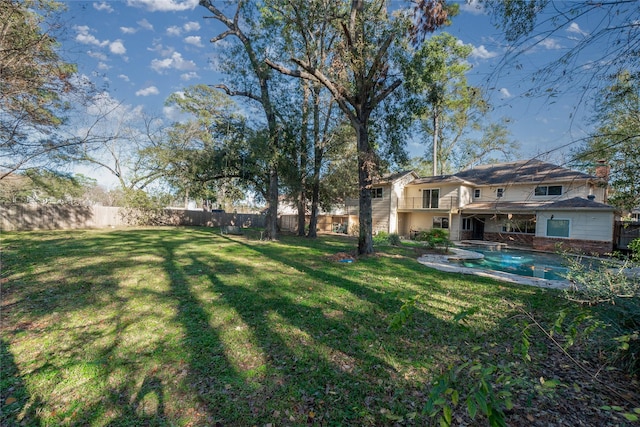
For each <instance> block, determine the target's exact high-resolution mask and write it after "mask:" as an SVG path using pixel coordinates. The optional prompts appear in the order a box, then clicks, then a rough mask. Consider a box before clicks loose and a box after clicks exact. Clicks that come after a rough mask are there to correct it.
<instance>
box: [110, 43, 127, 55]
mask: <svg viewBox="0 0 640 427" xmlns="http://www.w3.org/2000/svg"><path fill="white" fill-rule="evenodd" d="M109 50H110V51H111V53H114V54H116V55H124V54H125V53H127V49H126V48H125V47H124V44H122V40H116V41H114V42H111V43H110V44H109Z"/></svg>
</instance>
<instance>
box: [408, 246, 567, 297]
mask: <svg viewBox="0 0 640 427" xmlns="http://www.w3.org/2000/svg"><path fill="white" fill-rule="evenodd" d="M449 251H451V252H452V253H450V254H446V255H444V254H443V255H439V254H427V255H423V256H421V257H420V258H418V262H419V263H420V264H423V265H426V266H427V267H431V268H435V269H436V270H440V271H446V272H448V273H461V274H470V275H474V276H480V277H488V278H490V279H495V280H500V281H502V282H508V283H517V284H519V285H528V286H536V287H539V288H546V289H567V288H568V287H569V286H570V283H569V282H568V281H566V280H547V279H541V278H538V277H526V276H520V275H517V274H511V273H505V272H502V271H496V270H483V269H478V268H470V267H463V266H461V265H457V264H452V263H450V262H449V261H450V260H452V261H453V260H461V259H480V258H483V257H484V255H482V254H480V253H478V252H473V251H468V250H465V249H460V248H449Z"/></svg>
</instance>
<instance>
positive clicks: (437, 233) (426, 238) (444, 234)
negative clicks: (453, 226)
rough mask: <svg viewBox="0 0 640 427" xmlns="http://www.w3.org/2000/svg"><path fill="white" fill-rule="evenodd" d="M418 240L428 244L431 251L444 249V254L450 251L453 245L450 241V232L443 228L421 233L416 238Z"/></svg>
mask: <svg viewBox="0 0 640 427" xmlns="http://www.w3.org/2000/svg"><path fill="white" fill-rule="evenodd" d="M416 240H418V241H420V242H426V243H427V245H428V246H429V248H431V249H435V248H443V250H444V252H446V251H448V250H449V247H450V246H452V245H453V243H452V242H451V240H449V232H448V231H447V230H445V229H443V228H432V229H431V230H425V231H421V232H420V233H418V235H417V236H416Z"/></svg>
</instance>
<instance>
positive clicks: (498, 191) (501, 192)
mask: <svg viewBox="0 0 640 427" xmlns="http://www.w3.org/2000/svg"><path fill="white" fill-rule="evenodd" d="M502 196H504V188H498V189H496V197H502Z"/></svg>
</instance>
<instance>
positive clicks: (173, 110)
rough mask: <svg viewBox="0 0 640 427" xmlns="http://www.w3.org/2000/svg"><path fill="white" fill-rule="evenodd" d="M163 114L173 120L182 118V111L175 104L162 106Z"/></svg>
mask: <svg viewBox="0 0 640 427" xmlns="http://www.w3.org/2000/svg"><path fill="white" fill-rule="evenodd" d="M162 114H163V115H164V116H165V117H166V118H167V119H169V120H170V121H171V122H177V121H178V120H179V119H180V118H181V115H182V112H181V111H180V108H178V107H176V106H175V105H167V106H165V107H163V108H162Z"/></svg>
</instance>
